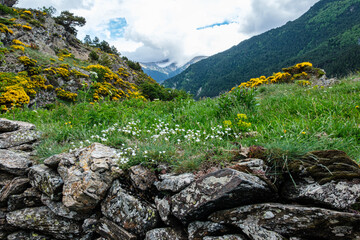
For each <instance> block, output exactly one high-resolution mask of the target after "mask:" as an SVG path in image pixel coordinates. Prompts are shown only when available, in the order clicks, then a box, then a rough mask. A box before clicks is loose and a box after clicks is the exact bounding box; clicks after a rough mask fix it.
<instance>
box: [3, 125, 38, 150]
mask: <svg viewBox="0 0 360 240" xmlns="http://www.w3.org/2000/svg"><path fill="white" fill-rule="evenodd" d="M39 139H40V132H38V131H35V130H28V129H19V130H17V131H15V132H6V133H2V134H0V149H7V148H12V147H17V146H20V145H23V144H28V143H34V142H36V141H37V140H39Z"/></svg>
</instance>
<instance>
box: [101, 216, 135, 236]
mask: <svg viewBox="0 0 360 240" xmlns="http://www.w3.org/2000/svg"><path fill="white" fill-rule="evenodd" d="M96 231H97V233H99V234H100V235H101V236H103V237H104V238H106V239H108V240H136V239H137V236H136V235H133V234H131V233H129V232H127V231H126V230H125V229H123V228H122V227H120V226H119V225H117V224H115V223H114V222H112V221H109V220H108V219H106V218H101V219H100V221H99V224H98V227H97V229H96Z"/></svg>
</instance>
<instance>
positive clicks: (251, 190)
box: [171, 169, 273, 222]
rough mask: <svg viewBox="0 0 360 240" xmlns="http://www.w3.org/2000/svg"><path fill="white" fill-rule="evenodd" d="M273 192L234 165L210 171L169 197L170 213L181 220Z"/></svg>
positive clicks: (190, 218)
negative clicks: (229, 167) (170, 200)
mask: <svg viewBox="0 0 360 240" xmlns="http://www.w3.org/2000/svg"><path fill="white" fill-rule="evenodd" d="M271 198H273V193H272V192H271V190H270V188H269V187H268V186H267V184H266V183H265V182H264V181H262V180H260V179H259V178H258V177H256V176H252V175H250V174H247V173H244V172H239V171H236V170H233V169H222V170H219V171H216V172H213V173H210V174H208V175H206V176H204V177H203V178H201V179H199V180H197V181H196V182H194V183H192V184H191V185H190V186H189V187H187V188H185V189H184V190H182V191H181V192H179V193H178V194H176V195H174V196H173V197H172V203H171V206H172V213H173V215H174V216H175V217H177V218H178V219H179V220H181V221H182V222H189V221H191V220H194V219H202V218H204V217H206V216H207V215H209V214H210V213H211V212H213V211H216V210H220V209H224V208H230V207H235V206H241V205H245V204H249V203H253V202H259V201H262V200H263V199H266V200H270V199H271Z"/></svg>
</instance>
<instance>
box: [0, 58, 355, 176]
mask: <svg viewBox="0 0 360 240" xmlns="http://www.w3.org/2000/svg"><path fill="white" fill-rule="evenodd" d="M284 70H285V71H287V73H286V72H280V73H278V74H275V76H270V77H268V78H266V77H265V76H264V77H259V78H254V79H251V80H250V81H249V82H248V83H245V84H251V83H254V82H257V84H255V85H256V86H255V85H253V86H250V87H249V88H244V86H239V87H236V88H234V89H233V90H232V91H231V92H229V93H226V94H223V95H221V96H220V97H219V98H215V99H204V100H200V101H194V100H191V99H178V100H174V101H168V102H165V101H153V102H150V101H144V100H142V99H127V100H124V101H122V102H109V101H98V102H95V103H94V104H90V103H88V102H86V101H80V102H78V103H77V104H71V105H66V104H61V103H59V104H57V105H56V106H54V108H53V109H51V110H46V109H37V110H36V111H31V110H29V109H19V108H14V109H12V110H10V111H8V112H6V113H4V114H2V115H0V116H1V117H4V118H9V119H16V120H24V121H30V122H32V123H34V124H36V125H37V127H38V128H39V129H40V130H41V131H42V132H43V134H44V140H43V141H42V142H41V144H40V145H39V146H38V148H37V153H38V157H39V160H41V159H45V158H47V157H49V156H51V155H53V154H56V153H60V152H63V151H69V150H71V149H75V148H77V147H81V146H88V145H90V144H91V143H92V142H101V143H104V144H106V145H110V146H113V147H116V148H118V149H121V150H122V151H121V152H122V153H121V154H120V155H119V164H120V165H121V166H122V167H123V168H127V167H129V166H132V165H136V164H139V163H143V164H145V165H148V166H150V167H151V166H153V167H156V166H158V164H161V163H166V164H168V165H170V166H172V167H173V169H174V170H176V171H180V172H182V171H190V170H197V169H207V168H209V167H212V166H224V165H226V164H227V163H228V162H231V161H233V160H237V159H239V158H241V152H242V151H244V150H246V148H245V147H250V152H252V155H251V156H253V157H256V156H259V154H262V156H263V155H264V154H265V155H266V156H268V157H269V158H270V159H279V158H280V159H282V160H284V161H285V162H284V163H285V164H286V161H287V159H289V158H291V157H293V156H297V155H299V154H303V153H305V152H307V151H310V150H324V149H339V150H344V151H345V152H347V153H348V154H349V155H350V156H351V157H352V158H353V159H356V160H357V161H360V158H359V157H360V147H359V146H360V122H359V119H360V108H359V105H360V102H359V94H360V75H359V74H355V75H351V76H348V77H346V78H344V79H341V81H339V82H338V83H337V84H334V85H331V86H329V87H324V86H321V85H316V82H315V80H313V78H311V77H310V75H311V73H314V74H317V73H318V72H317V70H316V69H314V68H313V67H312V66H311V64H310V63H303V64H298V65H296V66H294V67H292V68H287V69H284ZM294 70H297V72H301V74H296V73H295V72H294ZM290 72H293V74H290ZM267 79H268V80H269V79H272V81H271V80H270V81H267ZM240 145H242V147H241V146H240ZM264 148H266V149H268V150H267V151H265V150H264ZM248 150H249V149H248ZM284 166H285V165H284Z"/></svg>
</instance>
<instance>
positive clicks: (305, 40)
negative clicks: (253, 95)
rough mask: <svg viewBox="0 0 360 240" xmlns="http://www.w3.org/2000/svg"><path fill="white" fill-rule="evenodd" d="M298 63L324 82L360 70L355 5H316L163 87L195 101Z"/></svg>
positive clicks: (359, 7) (351, 0) (352, 0)
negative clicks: (322, 74) (321, 72)
mask: <svg viewBox="0 0 360 240" xmlns="http://www.w3.org/2000/svg"><path fill="white" fill-rule="evenodd" d="M303 61H310V62H312V63H313V64H314V65H316V66H317V67H320V68H323V69H325V70H326V72H327V74H328V75H329V76H338V77H340V76H345V75H347V74H349V72H351V71H356V70H358V69H359V68H360V2H359V1H358V0H342V1H338V0H321V1H319V2H318V3H316V4H315V5H314V6H313V7H312V8H311V9H310V10H309V11H308V12H307V13H305V14H304V15H303V16H301V17H300V18H299V19H297V20H295V21H293V22H288V23H287V24H286V25H284V26H282V27H279V28H277V29H273V30H270V31H268V32H266V33H263V34H261V35H259V36H255V37H253V38H251V39H249V40H246V41H243V42H241V43H240V44H239V45H237V46H235V47H233V48H231V49H229V50H227V51H225V52H222V53H219V54H217V55H214V56H212V57H209V58H207V59H205V60H203V61H200V62H198V63H196V64H194V65H192V66H190V67H189V68H188V69H187V70H186V71H184V72H183V73H181V74H180V75H178V76H175V77H174V78H172V79H169V80H167V81H165V83H164V85H165V86H166V87H171V88H177V89H184V90H186V91H188V92H190V93H191V94H193V95H194V96H195V97H196V98H201V97H214V96H218V95H219V93H221V92H224V91H228V90H230V89H231V88H232V87H234V86H235V85H238V84H240V83H242V82H245V81H248V79H250V78H252V77H253V76H256V75H259V76H260V75H262V74H265V75H270V74H272V73H273V72H276V71H278V69H280V68H282V67H284V66H291V65H294V64H296V63H298V62H303Z"/></svg>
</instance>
